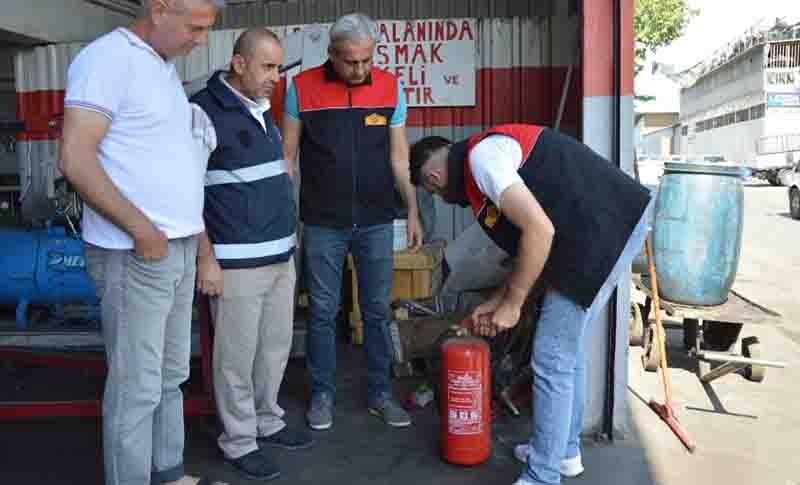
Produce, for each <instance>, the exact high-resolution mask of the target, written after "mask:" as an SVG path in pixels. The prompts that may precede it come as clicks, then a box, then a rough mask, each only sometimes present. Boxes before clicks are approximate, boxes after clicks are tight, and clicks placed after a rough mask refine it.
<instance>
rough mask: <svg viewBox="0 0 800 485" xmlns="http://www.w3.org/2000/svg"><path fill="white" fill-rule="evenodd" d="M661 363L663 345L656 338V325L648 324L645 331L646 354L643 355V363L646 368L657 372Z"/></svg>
mask: <svg viewBox="0 0 800 485" xmlns="http://www.w3.org/2000/svg"><path fill="white" fill-rule="evenodd" d="M660 364H661V346H660V345H659V343H658V339H657V338H656V326H655V325H653V324H651V325H648V326H647V330H645V332H644V355H642V365H643V366H644V370H646V371H648V372H655V371H657V370H658V366H659V365H660Z"/></svg>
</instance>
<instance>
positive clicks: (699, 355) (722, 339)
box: [631, 275, 786, 382]
mask: <svg viewBox="0 0 800 485" xmlns="http://www.w3.org/2000/svg"><path fill="white" fill-rule="evenodd" d="M633 283H634V286H635V288H636V289H637V290H638V291H640V292H642V293H643V294H644V296H645V303H644V305H641V304H634V305H633V307H632V311H633V315H632V319H631V345H641V346H642V347H643V348H644V350H645V352H644V355H643V356H642V364H643V365H644V368H645V369H646V370H648V371H656V370H657V369H658V363H659V359H660V358H661V356H660V350H659V346H658V341H657V339H656V338H655V329H654V326H655V325H654V324H650V323H649V320H650V318H649V317H650V311H651V303H652V290H651V286H650V280H649V278H647V277H644V276H640V275H634V278H633ZM661 309H662V310H663V311H664V312H665V313H666V314H667V315H668V316H670V317H672V318H677V319H682V321H683V344H684V348H685V349H686V350H687V351H688V354H689V357H692V358H695V359H697V375H698V377H699V378H700V380H701V381H702V382H711V381H713V380H715V379H719V378H720V377H722V376H725V375H728V374H730V373H732V372H736V371H739V370H742V369H743V370H744V376H745V378H747V379H748V380H750V381H752V382H761V381H763V380H764V376H765V375H766V371H767V368H768V367H776V368H783V367H786V364H785V363H783V362H776V361H770V360H765V359H763V358H762V357H763V356H764V355H765V352H764V349H763V347H762V344H761V343H760V342H759V341H758V338H757V337H754V336H749V337H744V338H742V339H741V353H737V352H736V342H737V341H738V340H739V335H740V333H741V331H742V327H743V326H744V325H750V324H757V325H764V324H770V323H773V322H775V320H776V318H777V317H780V315H779V314H777V313H775V312H773V311H772V310H770V309H768V308H765V307H763V306H761V305H759V304H757V303H755V302H753V301H752V300H749V299H747V298H745V297H744V296H742V295H740V294H739V293H737V292H736V291H733V290H731V292H730V294H729V297H728V300H727V301H726V302H725V303H723V304H721V305H715V306H696V305H684V304H680V303H675V302H670V301H668V300H664V299H663V297H662V298H661ZM712 363H718V364H721V365H718V366H716V367H714V368H713V369H712V367H711V364H712Z"/></svg>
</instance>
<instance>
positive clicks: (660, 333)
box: [645, 234, 672, 413]
mask: <svg viewBox="0 0 800 485" xmlns="http://www.w3.org/2000/svg"><path fill="white" fill-rule="evenodd" d="M645 251H646V252H647V268H648V269H649V271H650V281H651V283H650V285H651V289H652V293H653V310H654V311H655V314H656V338H657V339H658V346H659V350H661V376H662V378H663V380H664V395H665V396H666V399H667V402H666V403H665V404H666V406H667V412H670V413H671V412H672V386H671V385H670V382H669V371H668V370H667V345H666V343H665V342H666V338H665V336H664V326H663V325H662V324H661V298H660V297H659V296H658V279H657V278H656V265H655V264H654V263H653V241H652V239H651V237H650V235H649V234H648V236H647V240H646V242H645Z"/></svg>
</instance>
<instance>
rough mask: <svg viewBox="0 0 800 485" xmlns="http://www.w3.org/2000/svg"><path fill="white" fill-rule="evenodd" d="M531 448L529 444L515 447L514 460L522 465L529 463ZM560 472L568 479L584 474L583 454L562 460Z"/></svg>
mask: <svg viewBox="0 0 800 485" xmlns="http://www.w3.org/2000/svg"><path fill="white" fill-rule="evenodd" d="M529 449H530V446H529V445H527V444H521V445H517V446H515V447H514V458H516V459H517V460H518V461H520V462H522V463H526V462H527V461H528V450H529ZM559 471H560V472H561V475H563V476H565V477H567V478H575V477H577V476H578V475H580V474H581V473H583V462H582V461H581V454H580V453H578V456H576V457H575V458H565V459H563V460H561V465H560V466H559Z"/></svg>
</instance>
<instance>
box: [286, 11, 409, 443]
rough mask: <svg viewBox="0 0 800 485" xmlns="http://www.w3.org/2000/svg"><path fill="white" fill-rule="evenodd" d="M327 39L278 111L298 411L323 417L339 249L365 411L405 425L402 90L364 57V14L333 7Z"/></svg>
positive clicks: (327, 422) (329, 414)
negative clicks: (393, 323) (301, 406)
mask: <svg viewBox="0 0 800 485" xmlns="http://www.w3.org/2000/svg"><path fill="white" fill-rule="evenodd" d="M330 39H331V43H330V46H329V48H328V61H327V62H325V63H324V64H323V65H321V66H319V67H316V68H313V69H308V70H306V71H303V72H301V73H300V74H298V75H297V76H295V77H294V79H293V80H292V84H291V85H290V86H289V89H288V91H287V94H286V116H285V117H284V138H285V142H284V152H285V154H286V159H287V160H290V161H293V160H295V159H296V157H297V154H298V151H299V153H300V176H301V185H300V218H301V220H302V221H303V223H304V226H303V263H304V266H305V272H304V280H303V281H304V282H305V284H306V286H307V288H308V295H309V306H310V310H311V321H310V324H309V332H308V340H307V342H308V346H307V354H306V363H307V365H308V369H309V372H310V374H311V404H310V406H309V409H308V412H307V413H306V420H307V422H308V425H309V426H310V427H311V428H312V429H315V430H324V429H330V428H331V426H333V407H334V398H335V391H336V386H335V370H336V314H337V312H338V310H339V300H340V290H341V282H342V268H343V266H344V261H345V257H346V256H347V252H348V251H349V252H350V253H351V254H352V255H353V261H354V263H355V267H356V274H357V275H358V294H359V304H360V308H361V314H362V315H363V317H364V351H365V352H366V354H367V406H368V409H369V412H371V413H372V414H375V415H377V416H380V417H381V418H382V419H383V420H384V421H385V422H386V423H387V424H388V425H390V426H396V427H399V426H408V425H410V424H411V419H410V417H409V415H408V413H406V411H405V410H404V409H403V408H402V407H401V406H400V405H399V404H398V403H397V401H396V400H395V399H393V398H392V389H391V380H390V374H389V373H390V366H391V349H390V347H389V342H390V339H389V334H388V332H389V295H390V293H391V290H392V283H393V281H394V275H393V263H394V258H393V254H392V249H393V228H392V220H393V219H394V217H395V188H397V190H398V191H399V192H400V193H401V195H402V198H403V199H404V201H405V202H406V204H407V205H408V241H409V245H410V246H411V247H413V248H417V247H419V245H420V244H421V242H422V230H421V224H420V220H419V212H418V210H417V200H416V192H415V191H414V188H413V187H412V186H411V181H410V179H409V172H408V141H407V137H406V130H405V121H406V101H405V94H404V91H403V90H402V87H401V85H400V83H399V82H398V80H397V78H396V77H395V76H393V75H392V74H390V73H389V72H387V71H384V70H382V69H378V68H376V67H373V66H372V60H373V57H374V53H375V45H376V42H377V39H378V28H377V25H376V23H375V21H374V20H372V19H371V18H369V17H367V16H366V15H364V14H359V13H354V14H348V15H345V16H343V17H340V18H339V19H338V20H337V21H336V22H335V23H334V25H333V27H331V30H330Z"/></svg>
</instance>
